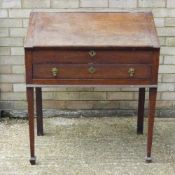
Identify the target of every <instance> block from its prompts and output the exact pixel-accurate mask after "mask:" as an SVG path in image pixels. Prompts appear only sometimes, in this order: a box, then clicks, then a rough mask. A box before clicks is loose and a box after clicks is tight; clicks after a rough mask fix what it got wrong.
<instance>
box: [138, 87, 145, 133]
mask: <svg viewBox="0 0 175 175" xmlns="http://www.w3.org/2000/svg"><path fill="white" fill-rule="evenodd" d="M144 105H145V88H139V102H138V117H137V134H143V123H144Z"/></svg>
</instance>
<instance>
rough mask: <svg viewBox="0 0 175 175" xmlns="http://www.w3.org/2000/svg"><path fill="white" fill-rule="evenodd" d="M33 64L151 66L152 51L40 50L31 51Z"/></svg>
mask: <svg viewBox="0 0 175 175" xmlns="http://www.w3.org/2000/svg"><path fill="white" fill-rule="evenodd" d="M32 54H33V63H34V64H40V63H46V64H53V63H57V64H58V63H62V64H80V63H91V62H93V63H101V64H103V63H111V64H112V63H114V64H115V63H116V64H151V63H152V62H153V61H152V59H153V51H152V50H133V49H130V50H129V49H127V50H102V49H101V50H100V49H95V50H93V49H89V50H58V49H40V50H36V49H35V50H34V51H33V53H32Z"/></svg>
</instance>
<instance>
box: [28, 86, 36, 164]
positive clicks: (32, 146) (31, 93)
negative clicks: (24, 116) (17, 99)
mask: <svg viewBox="0 0 175 175" xmlns="http://www.w3.org/2000/svg"><path fill="white" fill-rule="evenodd" d="M27 101H28V119H29V137H30V163H31V164H32V165H34V164H35V163H36V157H35V132H34V90H33V88H32V87H27Z"/></svg>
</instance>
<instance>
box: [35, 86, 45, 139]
mask: <svg viewBox="0 0 175 175" xmlns="http://www.w3.org/2000/svg"><path fill="white" fill-rule="evenodd" d="M35 93H36V116H37V135H38V136H42V135H44V134H43V111H42V90H41V88H39V87H37V88H35Z"/></svg>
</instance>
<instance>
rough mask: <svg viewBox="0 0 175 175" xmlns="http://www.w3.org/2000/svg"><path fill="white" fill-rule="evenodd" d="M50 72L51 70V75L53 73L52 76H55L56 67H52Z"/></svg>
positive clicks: (56, 73) (56, 72)
mask: <svg viewBox="0 0 175 175" xmlns="http://www.w3.org/2000/svg"><path fill="white" fill-rule="evenodd" d="M51 72H52V75H53V76H54V77H56V76H57V75H58V68H56V67H53V68H52V70H51Z"/></svg>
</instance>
